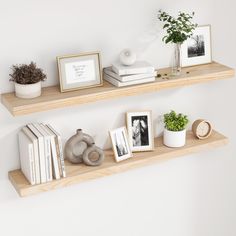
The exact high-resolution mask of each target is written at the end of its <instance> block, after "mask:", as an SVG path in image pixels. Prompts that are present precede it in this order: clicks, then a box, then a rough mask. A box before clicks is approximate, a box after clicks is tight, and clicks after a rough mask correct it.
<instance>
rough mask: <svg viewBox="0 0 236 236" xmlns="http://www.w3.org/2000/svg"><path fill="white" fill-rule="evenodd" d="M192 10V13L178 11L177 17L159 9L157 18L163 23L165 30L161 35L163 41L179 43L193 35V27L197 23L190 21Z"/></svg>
mask: <svg viewBox="0 0 236 236" xmlns="http://www.w3.org/2000/svg"><path fill="white" fill-rule="evenodd" d="M193 16H194V12H193V13H192V14H188V13H184V12H179V14H178V16H177V18H175V17H173V16H171V15H169V14H168V13H167V12H164V11H161V10H160V11H159V14H158V19H159V20H160V21H161V22H163V23H164V25H163V29H164V30H165V31H166V33H167V34H166V35H165V36H164V37H163V39H162V40H163V41H164V42H165V43H166V44H167V43H180V44H182V43H183V42H184V41H185V40H187V39H188V38H190V37H191V36H192V35H193V31H194V29H195V28H196V27H197V24H194V23H192V19H193Z"/></svg>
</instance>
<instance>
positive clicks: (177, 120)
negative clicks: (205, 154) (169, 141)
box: [164, 111, 189, 131]
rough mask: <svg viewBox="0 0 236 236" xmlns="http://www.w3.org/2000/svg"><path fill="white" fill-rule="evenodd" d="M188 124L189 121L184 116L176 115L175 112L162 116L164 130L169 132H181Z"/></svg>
mask: <svg viewBox="0 0 236 236" xmlns="http://www.w3.org/2000/svg"><path fill="white" fill-rule="evenodd" d="M188 122H189V120H188V117H187V116H186V115H183V114H181V113H179V114H176V112H175V111H171V112H170V113H167V114H165V115H164V123H165V128H166V129H167V130H169V131H182V130H184V129H185V128H186V126H187V124H188Z"/></svg>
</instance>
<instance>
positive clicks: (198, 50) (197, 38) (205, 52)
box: [181, 25, 212, 67]
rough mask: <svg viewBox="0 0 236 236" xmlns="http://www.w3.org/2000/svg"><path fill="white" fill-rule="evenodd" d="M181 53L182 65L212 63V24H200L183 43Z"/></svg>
mask: <svg viewBox="0 0 236 236" xmlns="http://www.w3.org/2000/svg"><path fill="white" fill-rule="evenodd" d="M181 55H182V58H181V59H182V67H187V66H195V65H201V64H208V63H211V62H212V56H211V26H210V25H203V26H198V27H197V28H196V29H195V31H194V33H193V35H192V36H191V37H190V38H189V39H187V40H186V41H185V42H184V43H183V44H182V46H181Z"/></svg>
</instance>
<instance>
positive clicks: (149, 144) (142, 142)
mask: <svg viewBox="0 0 236 236" xmlns="http://www.w3.org/2000/svg"><path fill="white" fill-rule="evenodd" d="M126 124H127V130H128V139H129V144H130V148H131V151H132V152H144V151H153V150H154V132H153V122H152V112H151V111H134V112H127V113H126Z"/></svg>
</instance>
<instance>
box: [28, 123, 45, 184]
mask: <svg viewBox="0 0 236 236" xmlns="http://www.w3.org/2000/svg"><path fill="white" fill-rule="evenodd" d="M27 127H28V128H29V129H30V130H31V132H32V133H33V134H34V135H35V136H36V137H37V139H38V145H39V164H40V177H41V183H46V182H47V177H46V158H45V153H44V139H43V135H42V134H41V133H40V132H39V131H38V130H37V129H36V128H35V127H34V126H33V125H32V124H28V125H27Z"/></svg>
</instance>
